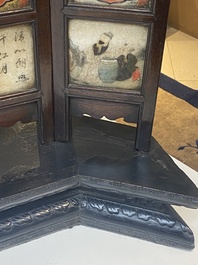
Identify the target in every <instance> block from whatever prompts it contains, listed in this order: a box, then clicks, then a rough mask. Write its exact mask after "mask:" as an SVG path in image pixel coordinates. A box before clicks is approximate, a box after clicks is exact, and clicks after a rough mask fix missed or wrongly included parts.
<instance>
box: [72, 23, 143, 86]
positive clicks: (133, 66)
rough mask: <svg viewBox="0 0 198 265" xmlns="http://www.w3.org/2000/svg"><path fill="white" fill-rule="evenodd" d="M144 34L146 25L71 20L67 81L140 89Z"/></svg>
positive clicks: (87, 84)
mask: <svg viewBox="0 0 198 265" xmlns="http://www.w3.org/2000/svg"><path fill="white" fill-rule="evenodd" d="M76 29H78V31H76ZM147 35H148V29H147V28H146V27H145V26H139V25H133V24H132V25H131V24H130V25H125V24H124V25H123V24H118V23H109V22H96V21H86V20H83V21H81V20H71V21H70V23H69V76H70V83H72V84H81V85H86V86H93V87H108V88H114V89H134V90H139V89H140V88H141V84H142V77H143V72H144V62H145V51H146V44H147Z"/></svg>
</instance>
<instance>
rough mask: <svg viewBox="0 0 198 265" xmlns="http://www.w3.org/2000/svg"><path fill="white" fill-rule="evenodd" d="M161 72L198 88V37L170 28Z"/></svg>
mask: <svg viewBox="0 0 198 265" xmlns="http://www.w3.org/2000/svg"><path fill="white" fill-rule="evenodd" d="M161 72H162V73H163V74H165V75H167V76H169V77H171V78H173V79H175V80H177V81H178V82H180V83H182V84H184V85H187V86H189V87H191V88H193V89H197V90H198V39H196V38H193V37H191V36H189V35H187V34H185V33H183V32H181V31H178V30H176V29H173V28H168V29H167V37H166V43H165V48H164V56H163V63H162V70H161Z"/></svg>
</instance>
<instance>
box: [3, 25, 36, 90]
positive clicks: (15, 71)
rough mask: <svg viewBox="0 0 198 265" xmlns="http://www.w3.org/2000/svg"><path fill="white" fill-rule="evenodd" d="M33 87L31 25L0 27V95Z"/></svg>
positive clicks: (33, 68) (33, 69)
mask: <svg viewBox="0 0 198 265" xmlns="http://www.w3.org/2000/svg"><path fill="white" fill-rule="evenodd" d="M34 87H35V67H34V49H33V37H32V26H31V25H29V24H24V25H17V26H11V27H4V28H0V95H6V94H13V93H16V92H21V91H24V90H27V89H30V88H34Z"/></svg>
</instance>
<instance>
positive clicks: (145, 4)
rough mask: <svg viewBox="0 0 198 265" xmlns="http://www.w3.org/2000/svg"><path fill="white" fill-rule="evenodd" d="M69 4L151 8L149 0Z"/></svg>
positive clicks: (94, 0) (83, 0) (75, 0)
mask: <svg viewBox="0 0 198 265" xmlns="http://www.w3.org/2000/svg"><path fill="white" fill-rule="evenodd" d="M69 2H71V3H79V4H89V5H103V6H104V5H111V6H118V7H126V8H144V9H148V8H150V7H151V2H152V1H151V0H70V1H69Z"/></svg>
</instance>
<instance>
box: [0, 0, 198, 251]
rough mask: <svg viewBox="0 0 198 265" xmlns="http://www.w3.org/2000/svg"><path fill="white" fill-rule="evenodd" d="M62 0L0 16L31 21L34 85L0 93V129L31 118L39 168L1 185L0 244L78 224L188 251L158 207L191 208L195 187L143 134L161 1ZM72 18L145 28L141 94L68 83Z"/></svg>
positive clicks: (184, 237) (2, 21) (173, 217)
mask: <svg viewBox="0 0 198 265" xmlns="http://www.w3.org/2000/svg"><path fill="white" fill-rule="evenodd" d="M67 2H68V1H64V0H42V1H40V0H37V1H36V0H34V1H32V3H33V8H32V9H29V10H21V11H19V10H17V11H14V12H7V13H6V12H5V13H2V14H0V27H4V26H7V25H8V26H9V25H16V24H21V23H32V24H33V29H34V46H35V65H36V66H35V67H36V75H37V76H36V78H37V86H36V87H35V88H33V89H30V90H28V91H25V92H23V93H16V94H12V95H7V96H1V97H0V126H4V127H9V126H11V125H13V124H15V123H16V122H17V121H22V122H31V121H37V124H38V130H39V136H40V137H39V138H40V143H39V145H38V146H39V156H40V157H39V158H40V167H39V168H35V170H33V171H27V172H25V173H24V174H22V177H21V176H19V178H13V179H12V181H10V180H9V176H8V179H6V181H5V182H2V184H1V185H0V194H1V197H0V250H1V249H4V248H8V247H10V246H13V245H16V244H19V243H22V242H26V241H29V240H30V239H31V238H35V237H40V236H42V235H45V234H49V233H51V232H54V231H57V230H60V229H63V228H67V227H72V226H75V225H79V224H82V225H87V226H92V227H97V228H102V229H105V230H108V231H113V232H118V233H123V234H126V235H130V236H134V237H139V238H142V239H145V240H149V241H152V242H155V243H160V244H165V245H170V246H176V247H182V248H187V249H192V248H193V247H194V237H193V234H192V231H191V230H190V229H189V228H188V226H187V225H186V224H185V222H183V220H181V218H180V217H179V216H178V215H177V214H176V213H175V212H174V211H173V209H172V208H171V207H170V206H169V205H167V204H178V205H184V206H187V207H195V208H196V207H198V189H197V187H196V186H195V185H194V184H193V183H192V181H191V180H190V179H188V177H187V176H186V175H185V174H184V173H183V172H182V171H180V170H179V169H178V168H177V166H176V165H175V164H174V163H173V161H172V160H171V158H170V157H169V156H168V155H167V154H166V153H165V152H164V151H163V150H162V148H161V147H160V146H159V145H158V143H157V142H156V141H155V140H154V139H152V138H151V130H152V123H153V116H154V110H155V103H156V96H157V88H158V78H159V73H160V65H161V59H162V52H163V46H164V38H165V33H166V19H167V14H168V6H169V0H153V1H152V8H151V10H138V9H134V10H132V9H131V10H130V9H121V8H115V7H114V6H110V7H108V8H106V7H105V6H92V7H90V6H87V5H78V4H67ZM72 18H80V19H91V20H96V21H98V20H104V21H110V22H115V23H117V22H121V23H123V24H124V23H129V24H130V23H132V24H134V23H136V24H140V25H145V26H147V27H148V29H149V34H148V35H149V38H148V43H147V49H146V62H145V67H144V76H143V83H142V88H141V90H140V91H135V92H134V91H119V92H118V91H117V90H115V91H112V90H109V89H105V88H104V89H101V88H97V87H96V88H95V87H94V88H90V87H81V86H78V87H77V86H76V85H75V86H74V85H71V84H69V76H68V70H67V69H68V56H66V59H65V56H64V55H67V54H68V39H67V34H66V33H67V23H68V20H69V19H72ZM50 19H51V25H50ZM52 57H53V60H52ZM52 68H53V71H52ZM52 79H53V83H52ZM83 113H88V114H91V115H92V117H94V118H96V119H89V118H85V117H83V118H81V116H82V115H83ZM103 115H105V116H107V117H108V118H110V119H115V118H117V117H124V118H125V119H126V120H128V121H132V122H135V123H137V129H134V128H132V127H131V126H124V125H120V124H115V123H107V122H104V121H101V120H99V118H100V117H102V116H103ZM74 116H80V118H79V117H74ZM72 124H73V128H74V130H73V132H72V131H71V128H72ZM135 134H136V136H135ZM54 136H55V137H54ZM71 136H72V137H71ZM71 138H72V139H71ZM135 138H136V139H135ZM70 139H71V141H68V140H70ZM150 141H151V149H150V151H149V146H150ZM133 146H135V149H137V150H132V149H133ZM138 150H141V151H148V152H146V153H145V152H139V151H138ZM27 151H28V150H27ZM14 155H16V154H14ZM17 155H18V154H17ZM9 162H10V161H8V163H9ZM9 165H10V164H9ZM14 173H15V172H14ZM8 174H9V173H8ZM17 177H18V176H17Z"/></svg>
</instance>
